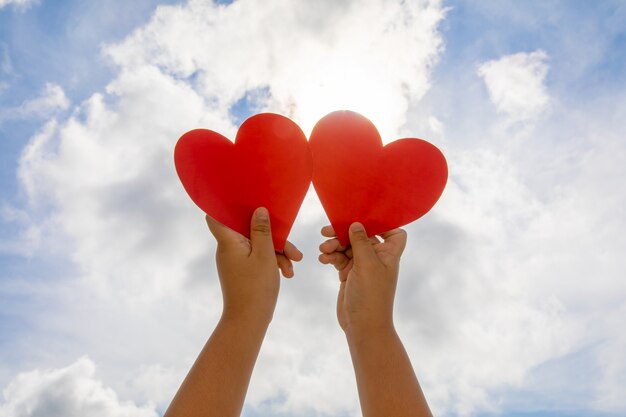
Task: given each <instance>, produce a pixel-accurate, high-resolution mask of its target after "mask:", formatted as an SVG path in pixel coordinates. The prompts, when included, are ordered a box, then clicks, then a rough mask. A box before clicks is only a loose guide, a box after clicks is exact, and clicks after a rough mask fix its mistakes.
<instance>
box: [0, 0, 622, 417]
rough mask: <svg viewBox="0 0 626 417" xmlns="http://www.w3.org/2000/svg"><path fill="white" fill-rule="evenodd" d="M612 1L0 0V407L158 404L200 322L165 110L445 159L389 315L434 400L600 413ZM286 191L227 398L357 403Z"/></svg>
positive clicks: (616, 197) (616, 293) (202, 299)
mask: <svg viewBox="0 0 626 417" xmlns="http://www.w3.org/2000/svg"><path fill="white" fill-rule="evenodd" d="M624 22H626V4H625V3H624V2H622V1H617V0H616V1H610V0H607V1H604V2H589V1H582V0H581V1H575V0H574V1H527V2H517V1H512V0H510V1H507V0H505V1H495V0H494V1H491V0H483V1H476V0H460V1H436V0H432V1H427V0H420V1H417V0H416V1H393V0H342V1H333V0H320V1H316V2H311V1H306V0H292V1H287V0H266V1H263V2H258V1H252V0H236V1H234V2H212V1H209V0H189V1H187V2H185V1H180V2H179V1H174V0H171V1H169V0H168V1H156V0H138V1H133V2H128V1H121V0H108V1H101V2H81V1H78V0H66V1H54V2H53V1H50V0H0V389H2V396H0V417H26V416H29V417H33V416H39V415H45V416H47V417H61V416H63V417H72V416H96V417H98V416H112V417H122V416H123V417H139V416H141V417H154V416H160V415H162V414H163V412H164V410H165V409H166V407H167V405H168V404H169V402H170V400H171V398H172V397H173V395H174V393H175V391H176V389H177V388H178V386H179V385H180V382H181V381H182V379H183V378H184V376H185V374H186V372H187V370H188V369H189V367H190V366H191V364H192V362H193V360H194V359H195V357H196V356H197V354H198V353H199V351H200V348H201V347H202V345H203V344H204V342H205V341H206V339H207V338H208V336H209V335H210V332H211V330H212V329H213V327H214V325H215V324H216V322H217V320H218V318H219V313H220V309H221V294H220V290H219V285H218V280H217V276H216V271H215V266H214V263H213V259H214V251H215V242H214V241H213V239H212V237H211V235H210V234H209V233H208V230H206V225H205V224H204V219H203V215H202V213H201V211H200V210H199V209H198V208H197V207H196V206H195V205H194V204H193V203H192V202H191V200H190V199H189V197H188V196H187V195H186V194H185V192H184V189H183V188H182V186H181V184H180V182H179V181H178V179H177V177H176V173H175V170H174V166H173V148H174V145H175V143H176V140H177V139H178V138H179V137H180V136H181V135H182V134H183V133H184V132H186V131H188V130H191V129H193V128H197V127H204V128H209V129H212V130H215V131H218V132H220V133H222V134H224V135H226V136H228V137H231V138H233V137H234V135H235V133H236V131H237V128H238V126H239V124H241V122H242V121H243V120H245V119H246V118H247V117H249V116H250V115H252V114H255V113H258V112H263V111H271V112H276V113H279V114H283V115H285V116H288V117H290V118H292V119H293V120H294V121H296V122H297V123H298V124H299V125H300V126H301V127H302V129H303V130H304V132H305V133H306V134H307V135H308V134H309V133H310V130H311V128H312V126H313V125H314V124H315V122H316V121H317V120H319V119H320V118H321V117H323V116H324V115H325V114H327V113H329V112H331V111H334V110H338V109H350V110H354V111H358V112H360V113H362V114H363V115H365V116H367V117H368V118H370V119H371V120H372V121H373V122H374V123H375V124H376V126H377V127H378V129H379V131H380V133H381V135H382V137H383V140H384V141H385V143H389V142H391V141H392V140H394V139H397V138H402V137H420V138H423V139H426V140H428V141H430V142H431V143H433V144H435V145H436V146H438V147H439V148H440V149H441V150H442V151H443V153H444V154H445V155H446V158H447V160H448V166H449V172H450V176H449V180H448V184H447V186H446V189H445V190H444V193H443V195H442V197H441V200H440V201H439V202H438V203H437V205H435V207H434V208H433V209H432V210H431V212H430V213H428V214H427V215H426V216H424V217H423V218H421V219H419V220H418V221H416V222H413V223H411V224H409V225H407V226H406V227H405V229H406V230H407V232H408V236H409V243H408V246H407V249H406V251H405V256H404V257H403V259H402V263H401V273H400V279H399V283H398V292H397V296H396V306H395V322H396V327H397V329H398V332H399V334H400V336H401V338H402V340H403V342H404V344H405V347H406V349H407V351H408V353H409V355H410V357H411V359H412V362H413V365H414V368H415V371H416V374H417V376H418V378H419V380H420V382H421V384H422V387H423V389H424V392H425V395H426V397H427V399H428V401H429V403H430V405H431V408H432V409H433V412H434V413H435V415H450V416H462V417H465V416H479V417H488V416H489V417H491V416H505V417H538V416H555V417H577V416H623V415H626V395H625V393H626V333H624V332H623V330H622V328H623V318H624V317H626V279H625V278H626V259H625V258H624V256H623V251H624V248H625V247H626V237H625V236H626V209H625V208H624V207H626V192H625V191H624V186H623V184H622V182H623V178H626V142H625V141H624V138H625V137H626V122H625V120H626V23H624ZM325 224H327V218H326V216H325V214H324V212H323V209H322V208H321V205H320V203H319V200H318V199H317V197H316V195H315V193H314V191H313V190H310V191H309V193H308V194H307V197H306V199H305V201H304V203H303V206H302V209H301V210H300V212H299V214H298V218H297V219H296V222H295V224H294V226H293V228H292V232H291V235H290V240H291V241H293V242H294V243H295V244H296V245H297V246H298V247H299V248H300V249H301V250H302V251H303V252H304V254H305V259H304V261H303V262H301V263H300V264H298V265H296V277H295V278H294V279H293V280H289V281H287V280H283V282H282V284H281V293H280V296H279V301H278V306H277V311H276V313H275V315H274V320H273V322H272V325H271V326H270V330H269V331H268V334H267V337H266V340H265V342H264V345H263V347H262V350H261V353H260V356H259V359H258V362H257V365H256V368H255V371H254V374H253V377H252V381H251V385H250V388H249V391H248V396H247V399H246V405H245V407H244V411H243V414H242V415H243V416H247V417H266V416H304V417H307V416H324V417H326V416H332V417H347V416H357V415H360V414H359V404H358V397H357V391H356V385H355V379H354V374H353V371H352V365H351V362H350V357H349V352H348V349H347V345H346V343H345V339H344V337H343V335H342V333H341V330H340V328H339V326H338V324H337V322H336V317H335V300H336V294H337V289H338V280H337V277H336V273H335V272H334V270H332V269H331V268H329V267H325V266H323V265H320V264H319V263H318V262H317V254H318V249H317V247H318V245H319V243H321V242H322V237H321V236H320V234H319V229H320V228H321V227H322V226H324V225H325Z"/></svg>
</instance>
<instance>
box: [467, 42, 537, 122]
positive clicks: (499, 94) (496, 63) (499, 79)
mask: <svg viewBox="0 0 626 417" xmlns="http://www.w3.org/2000/svg"><path fill="white" fill-rule="evenodd" d="M547 59H548V56H547V54H546V53H545V52H544V51H541V50H539V51H535V52H532V53H524V52H520V53H517V54H513V55H506V56H503V57H502V58H500V59H497V60H492V61H487V62H485V63H483V64H482V65H481V66H480V67H479V69H478V74H479V75H480V76H481V77H483V79H484V81H485V84H486V86H487V90H488V92H489V97H490V98H491V101H492V102H493V104H494V105H495V106H496V108H497V109H498V111H499V112H502V113H504V114H505V115H506V116H507V117H508V118H509V119H510V120H511V121H521V120H527V119H531V118H533V117H536V116H538V115H539V114H541V113H542V112H544V111H545V110H546V108H547V107H548V104H549V96H548V93H547V91H546V87H545V85H544V81H545V78H546V75H547V73H548V65H547V63H546V61H547Z"/></svg>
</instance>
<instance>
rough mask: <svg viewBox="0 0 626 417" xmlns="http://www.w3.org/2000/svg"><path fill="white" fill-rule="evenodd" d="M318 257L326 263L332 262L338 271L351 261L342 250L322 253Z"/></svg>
mask: <svg viewBox="0 0 626 417" xmlns="http://www.w3.org/2000/svg"><path fill="white" fill-rule="evenodd" d="M318 259H319V261H320V262H321V263H323V264H324V265H328V264H331V265H332V266H334V267H335V269H337V271H341V270H342V269H343V268H345V267H346V265H348V262H350V259H348V257H346V256H345V255H344V254H343V253H341V252H333V253H322V254H321V255H320V256H319V257H318Z"/></svg>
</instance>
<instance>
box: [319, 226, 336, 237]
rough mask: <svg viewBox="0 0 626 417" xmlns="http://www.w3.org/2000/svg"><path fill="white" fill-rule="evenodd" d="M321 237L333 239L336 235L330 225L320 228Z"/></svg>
mask: <svg viewBox="0 0 626 417" xmlns="http://www.w3.org/2000/svg"><path fill="white" fill-rule="evenodd" d="M322 236H324V237H335V236H337V234H336V233H335V229H333V227H332V226H331V225H328V226H324V227H322Z"/></svg>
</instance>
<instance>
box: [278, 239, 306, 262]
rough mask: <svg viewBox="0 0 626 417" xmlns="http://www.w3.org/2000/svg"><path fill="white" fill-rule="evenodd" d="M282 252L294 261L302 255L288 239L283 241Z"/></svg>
mask: <svg viewBox="0 0 626 417" xmlns="http://www.w3.org/2000/svg"><path fill="white" fill-rule="evenodd" d="M283 253H284V254H285V256H286V257H287V258H288V259H291V260H292V261H296V262H299V261H301V260H302V258H303V256H304V255H302V252H300V250H299V249H298V248H296V245H294V244H293V243H291V242H290V241H287V242H285V247H284V249H283Z"/></svg>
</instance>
